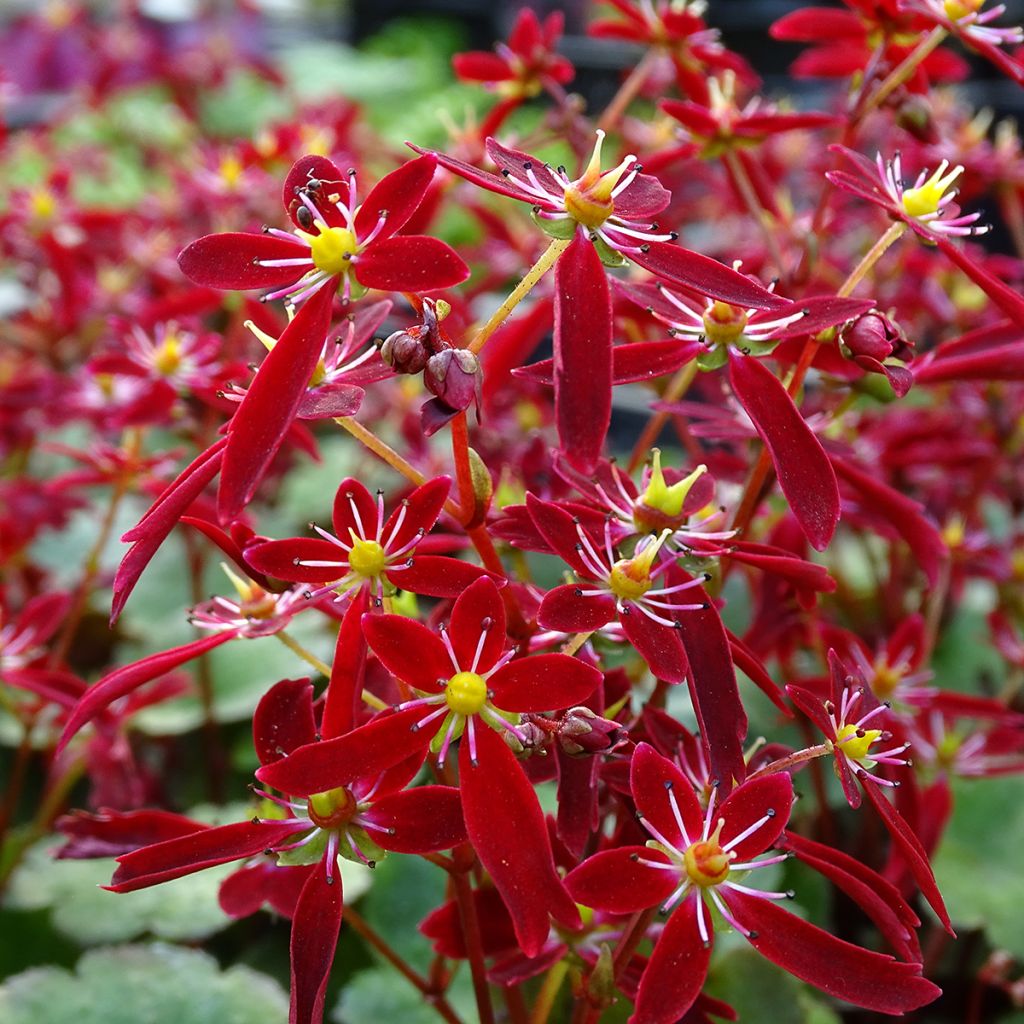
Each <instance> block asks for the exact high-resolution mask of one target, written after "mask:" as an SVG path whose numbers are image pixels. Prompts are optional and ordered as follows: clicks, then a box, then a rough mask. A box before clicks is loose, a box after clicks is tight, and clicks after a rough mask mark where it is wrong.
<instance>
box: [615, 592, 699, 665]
mask: <svg viewBox="0 0 1024 1024" xmlns="http://www.w3.org/2000/svg"><path fill="white" fill-rule="evenodd" d="M659 611H661V609H659ZM685 614H689V613H688V612H687V613H685ZM619 622H621V623H622V628H623V630H624V631H625V634H626V638H627V639H628V640H629V642H630V643H631V644H632V645H633V646H634V647H635V648H636V649H637V651H639V652H640V656H641V657H642V658H643V659H644V661H646V662H647V665H648V667H649V668H650V670H651V672H652V673H653V674H654V675H655V676H656V677H657V678H658V679H664V680H665V682H666V683H673V684H675V683H681V682H682V681H683V680H684V679H685V678H686V674H687V670H688V668H689V664H688V661H687V657H686V651H685V649H684V648H683V641H682V640H681V639H680V635H679V630H678V629H674V628H672V627H670V626H663V625H662V624H661V623H660V622H655V621H654V619H652V618H651V617H650V616H649V615H647V614H645V613H644V611H643V609H641V608H640V607H639V606H638V605H636V604H634V603H633V602H632V601H627V602H626V603H625V604H623V606H622V610H621V611H620V612H619Z"/></svg>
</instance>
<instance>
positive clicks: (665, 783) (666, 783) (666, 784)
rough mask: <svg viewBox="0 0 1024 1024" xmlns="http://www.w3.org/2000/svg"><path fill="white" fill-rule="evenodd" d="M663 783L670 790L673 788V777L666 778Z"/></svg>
mask: <svg viewBox="0 0 1024 1024" xmlns="http://www.w3.org/2000/svg"><path fill="white" fill-rule="evenodd" d="M662 785H663V786H664V787H665V788H666V789H668V790H671V789H672V780H671V779H666V780H665V781H664V782H663V783H662Z"/></svg>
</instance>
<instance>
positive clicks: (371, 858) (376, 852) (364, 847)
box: [338, 827, 388, 866]
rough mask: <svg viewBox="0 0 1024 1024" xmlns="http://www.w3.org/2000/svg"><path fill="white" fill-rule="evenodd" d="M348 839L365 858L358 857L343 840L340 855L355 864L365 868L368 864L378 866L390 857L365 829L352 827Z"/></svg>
mask: <svg viewBox="0 0 1024 1024" xmlns="http://www.w3.org/2000/svg"><path fill="white" fill-rule="evenodd" d="M348 837H349V839H351V840H352V842H353V843H355V844H356V846H357V847H358V848H359V852H360V853H361V854H362V855H363V856H362V857H360V856H358V854H356V852H355V850H353V849H352V846H351V844H349V843H346V842H345V841H344V840H343V841H342V842H340V843H338V855H339V856H341V857H344V858H345V860H350V861H352V862H353V863H354V864H362V865H364V866H365V865H366V864H367V863H369V864H377V863H379V862H380V861H382V860H383V859H384V858H385V857H386V856H387V855H388V851H387V850H384V849H382V848H381V847H379V846H378V845H377V844H376V843H375V842H374V841H373V840H372V839H371V838H370V837H369V835H368V834H367V832H366V830H365V829H361V828H358V827H351V828H349V830H348Z"/></svg>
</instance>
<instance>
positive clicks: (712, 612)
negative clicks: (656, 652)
mask: <svg viewBox="0 0 1024 1024" xmlns="http://www.w3.org/2000/svg"><path fill="white" fill-rule="evenodd" d="M687 593H690V592H689V591H688V592H687ZM692 593H693V595H694V598H695V600H700V598H701V597H706V596H707V595H706V594H705V593H704V590H703V588H696V589H695V590H693V591H692ZM679 638H680V640H681V641H682V645H683V648H684V649H685V651H686V657H687V658H688V660H689V662H690V672H689V682H690V696H691V698H692V700H693V708H694V711H695V712H696V714H697V721H698V723H699V725H700V732H701V736H702V737H703V740H704V744H705V746H706V747H707V749H708V752H709V758H710V762H711V769H712V772H713V773H714V776H715V778H717V779H719V780H720V782H721V783H722V785H723V787H724V789H723V791H728V789H729V788H730V786H731V785H732V780H733V779H736V780H737V781H741V780H742V779H743V778H744V777H745V775H746V762H745V761H744V759H743V740H744V739H745V738H746V735H747V716H746V713H745V712H744V710H743V702H742V701H741V700H740V693H739V688H738V687H737V685H736V670H735V669H734V668H733V663H732V652H731V651H730V649H729V638H728V637H727V636H726V633H725V627H724V626H723V625H722V620H721V617H720V616H719V614H718V610H717V609H716V608H715V607H714V606H713V605H712V604H711V603H710V602H708V607H707V608H699V609H697V610H695V611H692V612H683V613H682V614H681V615H680V616H679Z"/></svg>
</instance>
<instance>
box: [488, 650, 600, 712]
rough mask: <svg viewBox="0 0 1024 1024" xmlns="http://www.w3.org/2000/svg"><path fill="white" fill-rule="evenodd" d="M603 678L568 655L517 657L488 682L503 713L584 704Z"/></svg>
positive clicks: (594, 670)
mask: <svg viewBox="0 0 1024 1024" xmlns="http://www.w3.org/2000/svg"><path fill="white" fill-rule="evenodd" d="M603 678H604V677H603V676H602V675H601V673H600V672H599V671H598V670H597V669H596V668H592V667H591V666H590V665H585V664H583V662H582V661H579V660H578V659H577V658H570V657H569V656H568V655H566V654H535V655H533V656H532V657H529V658H517V659H516V660H515V661H510V662H509V663H508V664H507V665H506V666H505V667H504V668H501V669H499V670H498V671H497V672H495V673H494V675H493V676H492V677H491V679H490V680H489V685H490V687H491V689H492V690H493V691H494V703H495V704H496V705H497V706H498V707H499V708H501V709H502V710H503V711H533V712H543V711H556V710H558V709H560V708H568V707H572V706H573V705H575V704H582V703H583V702H584V701H585V700H586V699H587V698H588V697H589V696H590V695H591V694H592V693H593V692H594V691H595V690H596V689H597V688H598V686H600V685H601V680H602V679H603Z"/></svg>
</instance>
